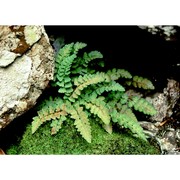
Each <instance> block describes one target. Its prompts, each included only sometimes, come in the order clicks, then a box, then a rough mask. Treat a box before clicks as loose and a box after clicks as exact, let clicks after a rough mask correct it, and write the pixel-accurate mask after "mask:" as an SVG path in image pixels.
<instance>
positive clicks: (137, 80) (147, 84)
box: [126, 76, 154, 90]
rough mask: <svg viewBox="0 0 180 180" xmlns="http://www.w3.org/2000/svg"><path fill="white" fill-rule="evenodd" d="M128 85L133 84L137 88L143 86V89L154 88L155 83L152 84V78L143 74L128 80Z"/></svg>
mask: <svg viewBox="0 0 180 180" xmlns="http://www.w3.org/2000/svg"><path fill="white" fill-rule="evenodd" d="M126 84H127V85H129V86H130V85H132V86H134V87H135V88H143V89H151V90H153V89H154V85H153V84H152V82H151V81H150V80H148V79H147V78H143V77H141V76H134V77H133V79H132V81H127V82H126Z"/></svg>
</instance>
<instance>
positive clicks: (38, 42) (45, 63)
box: [0, 25, 54, 130]
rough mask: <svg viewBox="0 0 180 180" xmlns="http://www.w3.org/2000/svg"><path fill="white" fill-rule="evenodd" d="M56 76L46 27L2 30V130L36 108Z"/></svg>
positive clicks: (0, 77) (0, 36) (0, 39)
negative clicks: (41, 96)
mask: <svg viewBox="0 0 180 180" xmlns="http://www.w3.org/2000/svg"><path fill="white" fill-rule="evenodd" d="M53 73H54V50H53V48H52V47H51V45H50V42H49V39H48V36H47V34H46V32H45V29H44V27H43V26H30V25H29V26H0V130H1V129H2V128H4V127H6V126H7V125H8V124H9V123H10V122H11V121H12V120H13V119H15V118H16V117H18V116H20V115H22V114H23V113H25V112H26V111H27V110H29V109H30V108H31V107H33V106H34V105H35V104H36V101H37V99H38V97H39V96H40V95H41V93H42V91H43V90H44V89H45V88H46V87H47V85H48V82H49V81H50V80H52V79H53Z"/></svg>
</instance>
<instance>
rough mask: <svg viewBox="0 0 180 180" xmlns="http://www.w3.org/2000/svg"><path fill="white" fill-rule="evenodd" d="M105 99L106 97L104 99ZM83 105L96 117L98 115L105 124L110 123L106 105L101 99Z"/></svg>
mask: <svg viewBox="0 0 180 180" xmlns="http://www.w3.org/2000/svg"><path fill="white" fill-rule="evenodd" d="M103 98H104V97H103ZM82 104H83V105H84V106H85V107H86V108H87V109H89V110H90V112H91V113H92V114H94V115H97V116H98V117H99V118H100V119H101V120H102V121H103V122H104V124H109V123H110V115H109V110H108V107H107V106H106V103H105V102H104V101H103V99H102V98H101V97H98V98H96V99H93V100H91V101H90V102H85V101H84V102H82Z"/></svg>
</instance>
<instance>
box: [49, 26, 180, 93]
mask: <svg viewBox="0 0 180 180" xmlns="http://www.w3.org/2000/svg"><path fill="white" fill-rule="evenodd" d="M45 29H46V32H47V34H48V35H49V36H51V35H53V36H54V37H55V38H57V37H59V36H64V38H65V43H71V42H77V41H79V42H84V43H87V48H86V50H87V51H88V50H89V51H91V50H98V51H100V52H101V53H102V54H103V56H104V60H105V61H106V62H107V63H108V67H109V68H110V67H111V66H112V67H116V68H125V69H126V70H128V71H129V72H130V73H131V74H132V75H140V76H144V77H147V78H149V79H150V80H152V81H153V83H154V84H155V86H156V88H157V90H158V89H162V88H163V87H166V85H167V78H169V79H171V78H172V79H175V80H178V78H179V74H180V73H179V72H180V71H179V67H178V66H177V63H179V62H180V60H179V59H180V41H179V40H180V31H179V29H178V27H177V29H178V31H177V34H176V37H174V38H173V40H171V41H166V40H165V38H163V37H161V36H159V35H152V34H151V33H149V32H147V31H146V30H142V29H140V28H139V27H138V26H45Z"/></svg>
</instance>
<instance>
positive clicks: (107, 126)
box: [102, 123, 112, 134]
mask: <svg viewBox="0 0 180 180" xmlns="http://www.w3.org/2000/svg"><path fill="white" fill-rule="evenodd" d="M102 127H103V128H104V129H105V130H106V132H108V133H109V134H112V123H109V124H103V125H102Z"/></svg>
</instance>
